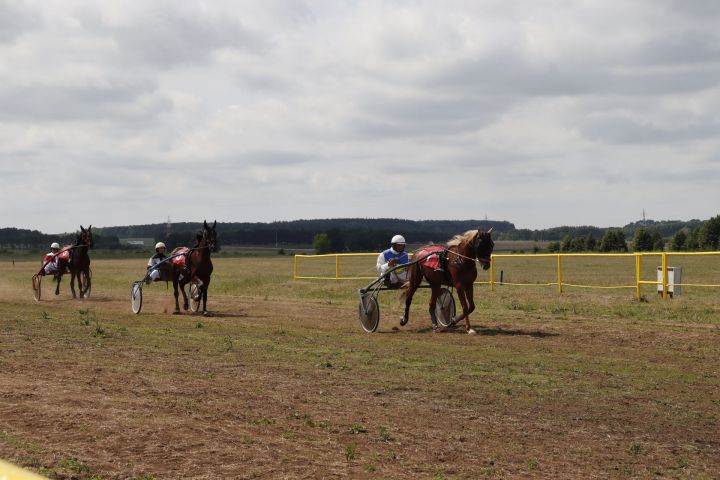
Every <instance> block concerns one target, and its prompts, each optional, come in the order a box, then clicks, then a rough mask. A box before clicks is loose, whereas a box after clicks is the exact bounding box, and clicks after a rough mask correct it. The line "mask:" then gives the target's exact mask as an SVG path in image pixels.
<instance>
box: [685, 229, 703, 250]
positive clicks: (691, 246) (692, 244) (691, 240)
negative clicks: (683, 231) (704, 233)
mask: <svg viewBox="0 0 720 480" xmlns="http://www.w3.org/2000/svg"><path fill="white" fill-rule="evenodd" d="M699 233H700V227H698V228H696V229H694V230H693V231H692V232H690V235H688V239H687V243H686V245H687V249H688V250H690V251H694V250H699V249H700V242H699V241H698V234H699Z"/></svg>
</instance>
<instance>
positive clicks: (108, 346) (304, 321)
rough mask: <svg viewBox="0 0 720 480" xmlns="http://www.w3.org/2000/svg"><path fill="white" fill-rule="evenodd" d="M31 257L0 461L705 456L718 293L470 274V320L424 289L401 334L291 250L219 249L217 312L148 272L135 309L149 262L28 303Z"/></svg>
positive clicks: (150, 473) (301, 462) (626, 464)
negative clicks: (460, 326) (432, 305)
mask: <svg viewBox="0 0 720 480" xmlns="http://www.w3.org/2000/svg"><path fill="white" fill-rule="evenodd" d="M6 266H7V268H6ZM35 268H37V266H36V265H35V263H34V262H33V263H17V264H16V265H15V266H14V267H11V266H8V264H5V265H3V278H2V279H0V309H1V310H0V311H1V313H0V349H1V350H2V356H0V419H1V421H0V458H4V459H8V460H11V461H13V462H15V463H18V464H20V465H24V466H28V467H30V468H32V469H34V470H36V471H39V472H41V473H43V474H45V475H47V476H49V477H51V478H79V479H91V478H95V479H115V478H123V479H125V478H135V479H151V478H208V479H209V478H437V479H440V478H447V479H450V478H517V477H522V478H595V477H601V478H608V477H609V478H650V477H653V478H656V477H663V478H668V477H669V478H716V475H717V472H718V471H720V443H718V440H717V432H718V422H719V421H720V403H719V402H718V397H717V392H718V391H720V374H719V373H718V372H720V307H719V305H720V302H718V301H717V295H716V294H712V291H707V290H703V291H701V292H696V293H693V292H691V291H688V292H687V293H686V295H683V296H682V297H678V298H676V299H674V300H672V301H671V302H662V301H660V300H658V299H657V298H656V297H655V296H654V293H653V292H652V289H650V288H648V291H647V300H648V301H646V302H637V301H635V300H634V299H633V293H634V292H633V291H619V292H616V291H584V290H582V291H580V290H572V291H569V292H567V293H565V294H563V295H562V296H560V295H558V294H557V293H556V292H555V290H554V289H552V288H545V287H515V288H512V287H502V288H498V289H497V290H496V291H494V292H490V291H489V289H488V288H486V287H480V288H478V291H476V294H475V298H476V300H477V302H478V312H476V313H475V314H473V317H472V319H473V324H474V326H476V327H477V328H479V333H480V335H478V336H476V337H471V336H468V335H465V334H464V333H461V332H450V333H445V334H432V333H430V331H429V329H428V327H429V320H428V318H427V313H426V312H425V311H426V308H427V307H426V305H425V302H426V301H427V300H426V299H427V297H426V296H420V297H419V298H418V299H417V300H416V304H415V305H414V307H413V314H412V315H413V317H412V319H411V321H410V324H409V325H408V326H407V327H404V328H402V329H399V330H395V329H394V328H393V327H396V325H397V324H396V319H397V318H399V316H400V314H401V307H402V305H401V304H400V302H399V300H398V299H397V297H396V296H395V294H384V295H383V297H381V309H382V319H381V326H380V331H379V333H377V334H373V335H367V334H364V333H362V331H361V330H360V328H359V326H358V325H357V319H356V312H357V296H356V295H355V289H356V288H358V287H359V286H362V284H363V283H364V282H362V281H360V282H313V281H293V280H292V279H291V272H292V259H289V258H285V257H277V258H275V257H272V258H256V259H221V260H218V261H217V262H216V275H215V276H214V277H213V284H212V285H211V287H210V305H209V306H210V308H211V310H213V312H214V313H215V316H214V317H202V316H194V315H180V316H172V315H168V314H166V313H165V312H166V311H170V310H171V309H172V306H173V303H172V300H171V297H172V292H171V291H167V290H165V287H164V285H162V284H155V285H152V286H150V287H148V288H146V289H145V292H144V293H145V306H144V308H143V312H142V314H141V315H139V316H134V315H132V314H131V313H130V308H129V306H130V305H129V290H130V283H131V282H132V280H135V279H137V278H138V277H140V276H142V270H143V269H144V261H143V260H98V261H94V263H93V278H94V284H93V291H92V297H91V298H90V299H88V300H86V301H82V302H80V301H73V300H71V299H69V288H68V286H67V284H64V287H63V289H62V294H61V296H60V297H54V296H53V297H52V298H50V296H49V295H47V294H48V293H50V292H49V291H50V288H47V287H49V282H48V284H47V285H46V295H47V298H46V299H44V300H43V301H42V302H40V303H35V302H34V301H33V300H32V296H31V291H30V276H31V274H32V271H33V270H34V269H35ZM513 268H519V267H513ZM528 268H530V267H528ZM538 268H539V269H540V270H542V267H538ZM517 271H518V273H520V272H521V270H517ZM706 273H707V274H708V275H712V273H711V272H706ZM525 275H527V273H525ZM686 275H687V273H686Z"/></svg>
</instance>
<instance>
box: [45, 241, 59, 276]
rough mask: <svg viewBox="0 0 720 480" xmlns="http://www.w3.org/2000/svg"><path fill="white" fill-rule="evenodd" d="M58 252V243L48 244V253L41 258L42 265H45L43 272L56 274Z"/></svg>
mask: <svg viewBox="0 0 720 480" xmlns="http://www.w3.org/2000/svg"><path fill="white" fill-rule="evenodd" d="M58 253H60V244H59V243H57V242H53V243H52V245H50V253H48V254H47V255H45V258H43V265H45V267H43V272H44V273H45V275H50V274H53V275H54V274H57V269H58V267H57V261H58Z"/></svg>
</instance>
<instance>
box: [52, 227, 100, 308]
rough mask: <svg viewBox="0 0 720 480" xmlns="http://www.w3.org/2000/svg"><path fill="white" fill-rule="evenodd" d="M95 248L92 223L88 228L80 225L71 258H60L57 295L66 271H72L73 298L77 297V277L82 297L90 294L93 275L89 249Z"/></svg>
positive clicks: (71, 288)
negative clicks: (91, 273)
mask: <svg viewBox="0 0 720 480" xmlns="http://www.w3.org/2000/svg"><path fill="white" fill-rule="evenodd" d="M90 248H93V235H92V225H90V226H89V227H88V228H87V230H86V229H84V228H83V226H82V225H80V231H79V232H77V234H76V237H75V243H74V244H73V245H72V247H71V250H70V259H69V260H63V259H62V258H60V259H58V268H57V272H58V273H57V287H55V295H60V280H62V276H63V274H64V273H65V272H66V271H69V272H70V291H71V292H72V296H73V298H77V295H76V294H75V279H76V278H77V282H78V290H79V292H80V298H85V297H87V296H89V295H90V287H91V282H92V280H91V275H90V255H88V249H90Z"/></svg>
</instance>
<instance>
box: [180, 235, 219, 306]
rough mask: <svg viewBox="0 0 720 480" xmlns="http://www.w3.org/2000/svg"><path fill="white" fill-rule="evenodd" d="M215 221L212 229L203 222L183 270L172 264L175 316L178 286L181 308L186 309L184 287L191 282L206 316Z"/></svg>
mask: <svg viewBox="0 0 720 480" xmlns="http://www.w3.org/2000/svg"><path fill="white" fill-rule="evenodd" d="M216 225H217V221H215V223H213V225H212V227H211V226H209V225H208V224H207V221H203V229H202V231H200V232H199V233H198V234H197V238H196V240H197V243H196V245H195V246H194V247H193V248H191V249H189V253H188V255H187V258H186V261H185V263H186V265H185V268H182V267H178V265H176V264H173V268H172V275H173V290H174V293H175V312H174V313H175V314H178V313H180V304H179V303H178V286H179V287H180V289H179V290H180V291H181V292H182V296H183V308H184V309H185V310H187V309H188V307H189V303H188V297H187V294H186V293H185V285H187V284H188V283H190V282H191V281H192V282H193V283H195V284H196V285H197V286H198V295H199V296H200V299H201V300H202V304H203V305H202V309H203V315H208V311H207V292H208V287H209V286H210V275H212V271H213V264H212V260H210V252H215V251H217V233H216V232H215V226H216Z"/></svg>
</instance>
